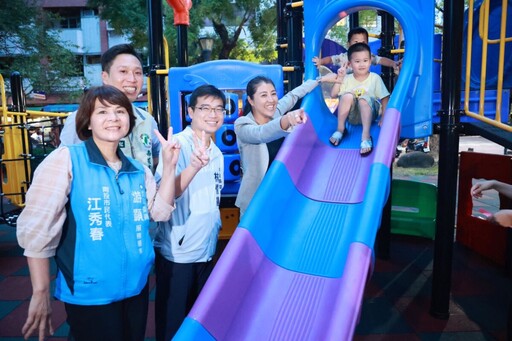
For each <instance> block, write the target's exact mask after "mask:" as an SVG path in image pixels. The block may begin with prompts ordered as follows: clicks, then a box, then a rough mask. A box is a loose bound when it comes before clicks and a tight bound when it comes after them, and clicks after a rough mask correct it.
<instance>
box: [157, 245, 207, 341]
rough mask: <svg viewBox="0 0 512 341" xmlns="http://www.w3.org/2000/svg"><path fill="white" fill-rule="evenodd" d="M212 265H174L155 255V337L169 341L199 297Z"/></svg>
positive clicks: (158, 254) (202, 263)
mask: <svg viewBox="0 0 512 341" xmlns="http://www.w3.org/2000/svg"><path fill="white" fill-rule="evenodd" d="M212 270H213V263H212V262H211V261H210V262H201V263H183V264H182V263H174V262H171V261H169V260H167V259H165V258H164V257H163V256H162V255H160V253H159V252H158V251H156V259H155V274H156V294H155V329H156V331H155V333H156V340H157V341H169V340H171V339H172V338H173V336H174V334H176V332H177V331H178V329H179V328H180V326H181V323H182V322H183V320H184V319H185V317H187V314H188V313H189V311H190V309H192V306H193V305H194V302H195V300H196V298H197V296H199V293H200V292H201V289H202V288H203V286H204V284H205V283H206V280H207V279H208V276H210V273H211V272H212Z"/></svg>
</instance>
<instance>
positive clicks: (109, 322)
mask: <svg viewBox="0 0 512 341" xmlns="http://www.w3.org/2000/svg"><path fill="white" fill-rule="evenodd" d="M148 301H149V289H148V284H146V286H145V287H144V289H142V291H141V292H140V294H138V295H137V296H133V297H130V298H126V299H124V300H122V301H118V302H113V303H110V304H105V305H90V306H87V305H75V304H69V303H65V304H64V307H65V308H66V313H67V322H68V324H69V338H68V339H69V340H76V341H82V340H83V341H91V340H95V341H102V340H105V341H125V340H128V341H143V340H144V337H145V334H146V321H147V318H148Z"/></svg>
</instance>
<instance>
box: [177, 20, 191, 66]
mask: <svg viewBox="0 0 512 341" xmlns="http://www.w3.org/2000/svg"><path fill="white" fill-rule="evenodd" d="M176 29H177V30H178V38H177V39H178V41H177V43H178V44H177V45H178V46H177V49H178V51H177V52H178V66H188V33H187V31H188V27H187V25H181V24H180V25H176Z"/></svg>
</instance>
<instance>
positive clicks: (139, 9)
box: [87, 0, 148, 48]
mask: <svg viewBox="0 0 512 341" xmlns="http://www.w3.org/2000/svg"><path fill="white" fill-rule="evenodd" d="M146 2H147V1H146V0H123V1H118V0H88V1H87V5H88V6H89V7H91V8H98V9H99V11H100V17H101V19H103V20H107V21H108V22H109V24H110V27H112V28H113V29H114V32H115V33H116V34H119V35H125V36H127V37H129V39H130V40H131V42H132V44H133V46H135V47H136V48H142V47H144V46H146V45H147V41H148V35H147V30H148V11H147V8H146Z"/></svg>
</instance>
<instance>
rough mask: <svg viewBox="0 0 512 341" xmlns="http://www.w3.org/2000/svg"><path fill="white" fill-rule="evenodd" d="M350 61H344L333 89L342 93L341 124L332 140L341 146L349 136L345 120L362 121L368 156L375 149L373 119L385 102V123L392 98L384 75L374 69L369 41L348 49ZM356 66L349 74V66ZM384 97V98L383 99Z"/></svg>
mask: <svg viewBox="0 0 512 341" xmlns="http://www.w3.org/2000/svg"><path fill="white" fill-rule="evenodd" d="M347 54H348V59H349V62H348V63H346V64H343V65H342V66H341V67H340V68H339V70H338V74H337V77H336V81H335V83H334V86H333V87H332V90H331V97H333V98H334V97H339V104H338V128H337V130H336V131H335V132H334V133H333V134H332V135H331V137H330V139H329V141H330V142H331V144H332V145H334V146H338V145H339V144H340V143H341V140H342V139H343V137H344V136H345V133H346V128H345V122H346V120H347V119H348V121H349V122H350V123H351V124H362V126H363V133H362V136H361V145H360V151H359V152H360V154H361V156H366V155H368V154H370V153H371V152H372V150H373V140H372V137H371V136H370V127H371V125H372V122H373V121H374V120H375V119H376V118H377V117H378V116H379V113H380V109H381V106H382V115H381V119H380V121H379V126H380V125H381V124H382V118H383V117H384V111H385V110H386V105H387V103H388V100H389V91H388V90H387V89H386V86H385V85H384V82H383V81H382V78H380V76H379V75H378V74H376V73H373V72H370V59H371V52H370V47H369V46H368V45H367V44H365V43H356V44H354V45H351V46H350V47H349V49H348V52H347ZM348 66H350V67H352V69H353V73H352V74H349V75H347V74H346V71H347V67H348ZM379 101H380V102H379Z"/></svg>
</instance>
